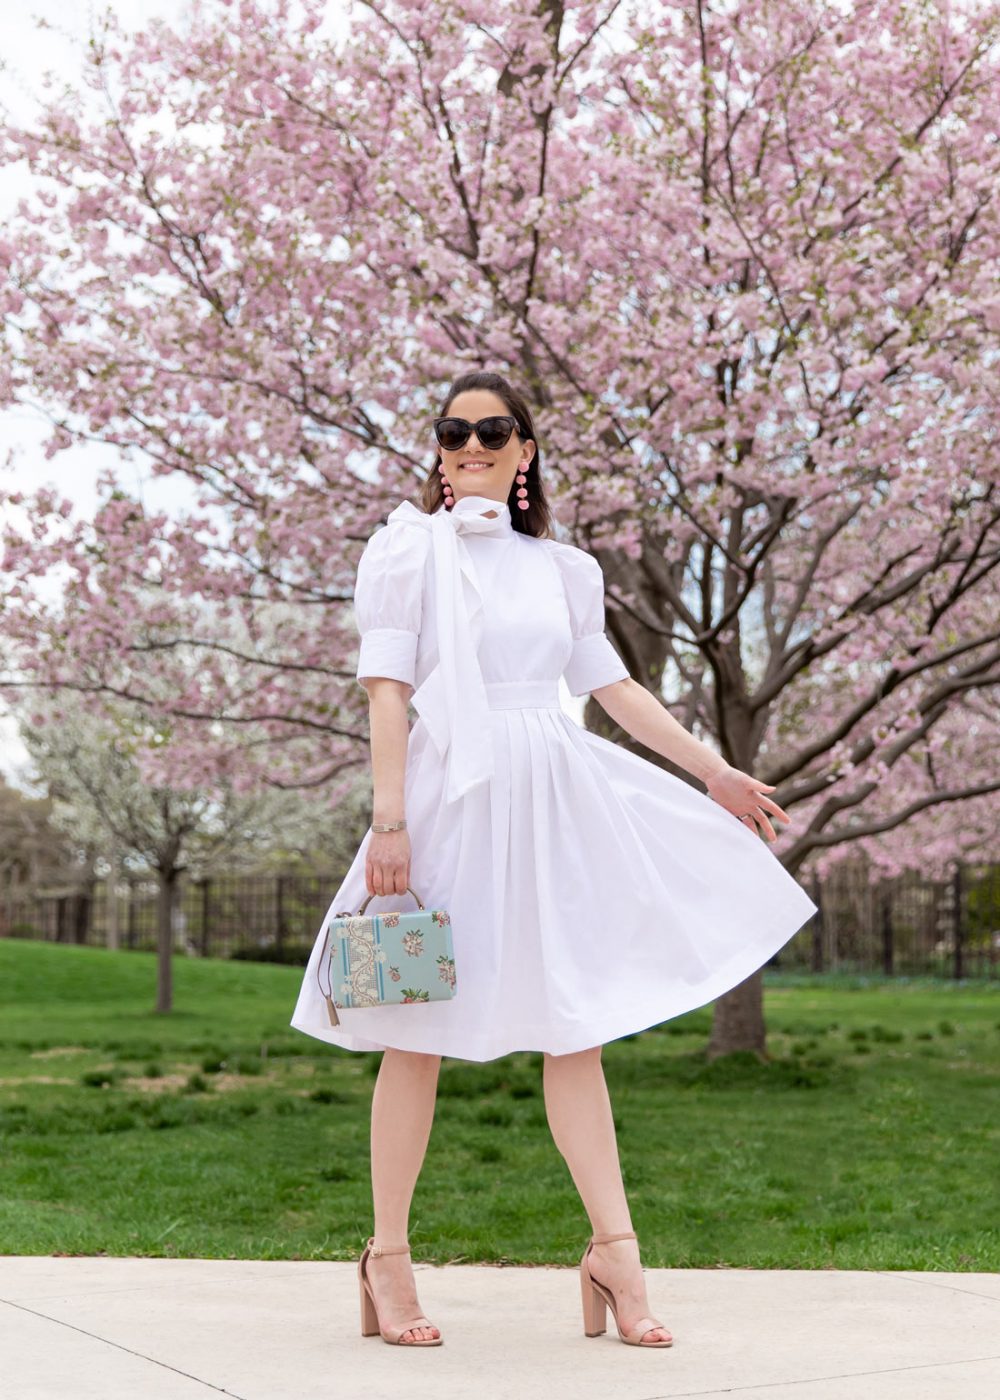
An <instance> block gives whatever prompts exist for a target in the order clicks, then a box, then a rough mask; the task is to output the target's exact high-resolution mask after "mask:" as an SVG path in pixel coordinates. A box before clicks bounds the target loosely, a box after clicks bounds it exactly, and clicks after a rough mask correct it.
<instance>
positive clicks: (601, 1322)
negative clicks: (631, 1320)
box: [580, 1230, 674, 1347]
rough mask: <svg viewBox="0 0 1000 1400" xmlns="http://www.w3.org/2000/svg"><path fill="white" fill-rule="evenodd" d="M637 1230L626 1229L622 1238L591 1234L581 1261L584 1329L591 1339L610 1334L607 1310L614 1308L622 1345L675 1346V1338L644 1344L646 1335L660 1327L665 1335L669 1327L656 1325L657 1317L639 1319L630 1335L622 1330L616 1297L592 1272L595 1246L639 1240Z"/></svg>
mask: <svg viewBox="0 0 1000 1400" xmlns="http://www.w3.org/2000/svg"><path fill="white" fill-rule="evenodd" d="M636 1238H637V1236H636V1233H635V1231H634V1230H623V1231H622V1233H621V1234H620V1235H591V1237H590V1242H589V1243H588V1245H587V1248H586V1249H585V1250H584V1252H583V1258H582V1259H581V1260H580V1292H581V1294H582V1295H583V1330H584V1332H585V1334H586V1335H587V1336H588V1337H599V1336H600V1335H601V1333H602V1332H606V1331H607V1321H608V1314H607V1309H608V1308H610V1309H611V1315H612V1317H613V1318H614V1320H615V1327H617V1328H618V1335H619V1337H620V1338H621V1339H622V1341H623V1342H627V1343H628V1345H629V1346H636V1347H672V1346H673V1344H674V1339H673V1337H671V1338H670V1340H669V1341H668V1342H663V1341H661V1342H644V1341H643V1340H642V1339H643V1337H644V1336H645V1335H646V1333H647V1332H652V1331H653V1329H654V1328H656V1327H659V1328H661V1329H662V1330H663V1331H664V1332H666V1331H667V1328H666V1327H664V1326H663V1323H662V1322H657V1320H656V1318H655V1317H640V1319H639V1321H638V1322H637V1323H636V1324H635V1326H634V1327H633V1328H632V1329H631V1331H630V1332H628V1333H625V1332H623V1331H622V1329H621V1326H620V1324H619V1322H618V1308H617V1305H616V1304H615V1298H614V1294H613V1293H612V1292H611V1289H610V1288H605V1286H604V1284H603V1283H598V1281H597V1279H596V1278H594V1276H593V1274H592V1273H591V1272H590V1250H591V1246H593V1245H595V1244H611V1242H612V1241H613V1240H634V1239H636Z"/></svg>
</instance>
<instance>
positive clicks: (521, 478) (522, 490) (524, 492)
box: [514, 467, 529, 510]
mask: <svg viewBox="0 0 1000 1400" xmlns="http://www.w3.org/2000/svg"><path fill="white" fill-rule="evenodd" d="M524 471H525V469H524V468H523V467H522V468H521V469H520V470H519V471H518V473H517V476H516V477H515V478H514V479H515V481H516V482H517V494H518V495H519V496H520V498H521V499H520V500H519V501H518V503H517V504H518V508H519V509H520V510H528V509H529V503H528V488H527V486H525V484H524V483H525V482H526V481H527V479H528V478H527V477H526V476H525V474H524Z"/></svg>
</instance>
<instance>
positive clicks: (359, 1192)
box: [0, 940, 1000, 1271]
mask: <svg viewBox="0 0 1000 1400" xmlns="http://www.w3.org/2000/svg"><path fill="white" fill-rule="evenodd" d="M154 977H155V959H154V957H153V955H151V954H145V953H131V952H130V953H109V952H107V951H105V950H103V949H95V948H79V947H61V946H57V945H53V944H45V943H29V942H22V941H15V940H4V941H0V1154H2V1155H0V1254H101V1253H104V1254H115V1255H124V1254H138V1255H150V1256H168V1257H180V1256H188V1257H191V1256H195V1257H203V1258H237V1259H245V1258H256V1259H345V1260H346V1259H355V1258H357V1255H358V1253H359V1251H360V1248H361V1246H362V1245H363V1243H364V1240H365V1238H366V1237H367V1236H368V1235H369V1234H370V1233H371V1228H372V1222H371V1201H370V1182H369V1169H368V1112H369V1103H370V1096H371V1089H372V1084H373V1081H374V1076H375V1073H376V1072H377V1069H378V1064H379V1060H380V1056H379V1055H377V1054H353V1053H351V1052H349V1051H343V1050H335V1049H332V1048H331V1047H329V1046H326V1045H324V1044H323V1043H322V1042H320V1041H317V1040H314V1039H312V1038H310V1037H308V1036H304V1035H302V1034H301V1033H300V1032H298V1031H294V1030H292V1029H291V1027H290V1026H289V1025H288V1018H289V1016H290V1015H291V1010H292V1007H293V1005H294V1001H295V996H296V993H297V990H298V985H299V981H300V977H301V973H300V971H299V970H298V969H297V968H288V967H280V966H272V965H267V964H251V963H245V962H225V961H201V960H198V959H189V958H178V959H177V960H176V964H175V971H174V999H175V1006H176V1009H175V1010H174V1011H172V1012H170V1013H169V1014H167V1015H157V1014H156V1013H155V1012H153V1011H152V1010H151V1007H152V1005H153V999H154ZM765 1007H766V1016H767V1024H768V1031H769V1035H768V1045H769V1051H770V1055H771V1059H770V1062H769V1063H768V1064H764V1065H762V1064H759V1063H757V1062H756V1061H755V1060H752V1059H750V1058H745V1057H732V1058H731V1059H730V1060H725V1061H718V1062H716V1063H715V1064H712V1065H709V1064H706V1063H705V1059H704V1047H705V1042H706V1037H707V1032H708V1027H709V1023H710V1014H711V1012H710V1008H707V1007H706V1008H704V1009H702V1010H699V1011H696V1012H692V1013H691V1014H690V1015H687V1016H684V1017H680V1018H678V1019H677V1020H674V1021H670V1022H667V1023H665V1024H664V1025H662V1026H659V1027H656V1028H655V1029H652V1030H647V1031H643V1032H642V1033H641V1034H638V1035H635V1036H631V1037H629V1038H627V1039H625V1040H619V1041H615V1042H613V1043H612V1044H610V1045H609V1046H607V1048H606V1049H605V1051H604V1065H605V1072H606V1074H607V1079H608V1084H609V1087H610V1091H611V1100H612V1104H613V1106H614V1110H615V1116H616V1121H617V1125H618V1134H619V1146H620V1150H621V1159H622V1167H623V1172H624V1176H625V1182H626V1187H627V1189H628V1193H629V1200H630V1203H631V1207H632V1218H633V1223H634V1225H635V1228H636V1229H637V1231H638V1233H639V1239H640V1243H641V1246H642V1255H643V1263H644V1264H645V1265H646V1266H647V1267H688V1268H690V1267H701V1268H714V1267H724V1266H737V1267H742V1268H747V1267H752V1268H803V1269H805V1268H841V1269H942V1270H980V1271H993V1270H997V1269H1000V1171H998V1166H1000V985H998V984H983V983H979V984H975V983H953V982H933V981H929V980H905V979H899V980H896V981H888V980H885V979H882V978H864V979H862V978H854V979H826V978H822V979H821V978H808V977H794V976H792V975H790V974H779V973H777V972H773V973H772V972H769V973H768V974H767V979H766V996H765ZM541 1060H542V1057H541V1055H539V1054H534V1053H528V1052H525V1053H521V1054H517V1055H509V1056H507V1057H505V1058H504V1059H502V1060H494V1061H491V1062H489V1063H487V1064H474V1063H471V1062H468V1061H463V1060H452V1059H445V1060H444V1061H443V1063H442V1068H441V1081H440V1088H439V1095H438V1106H437V1112H436V1116H435V1122H434V1128H433V1132H432V1134H431V1141H430V1147H429V1149H428V1154H427V1159H426V1162H425V1164H424V1169H423V1172H422V1173H421V1176H420V1180H419V1182H418V1184H417V1189H416V1194H415V1197H414V1202H413V1211H412V1214H411V1224H410V1241H411V1243H412V1244H413V1247H414V1254H415V1257H417V1258H419V1259H422V1260H427V1261H431V1262H436V1263H444V1262H447V1261H454V1262H458V1261H463V1262H469V1261H484V1262H491V1263H496V1262H501V1261H502V1262H507V1263H517V1264H526V1263H554V1264H574V1263H576V1262H577V1261H578V1260H579V1256H580V1254H581V1252H582V1249H583V1246H584V1244H585V1242H586V1239H587V1234H588V1223H587V1219H586V1215H585V1213H584V1211H583V1207H582V1205H581V1204H580V1201H579V1198H578V1197H577V1195H576V1192H575V1189H574V1187H573V1184H572V1181H571V1180H570V1176H569V1172H568V1170H567V1168H566V1166H565V1163H564V1162H563V1160H562V1158H561V1157H560V1155H559V1153H558V1151H557V1150H556V1148H555V1146H554V1144H553V1142H552V1139H551V1137H550V1135H549V1131H548V1126H547V1123H546V1118H545V1106H544V1101H543V1099H542V1093H541Z"/></svg>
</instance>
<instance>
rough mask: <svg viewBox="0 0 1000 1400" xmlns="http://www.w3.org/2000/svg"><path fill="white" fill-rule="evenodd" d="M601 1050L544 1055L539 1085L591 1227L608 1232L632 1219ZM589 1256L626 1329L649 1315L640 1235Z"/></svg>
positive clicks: (650, 1338)
mask: <svg viewBox="0 0 1000 1400" xmlns="http://www.w3.org/2000/svg"><path fill="white" fill-rule="evenodd" d="M601 1048H602V1047H601V1046H600V1045H595V1046H593V1047H592V1048H591V1049H589V1050H578V1051H577V1052H576V1053H575V1054H572V1055H548V1054H546V1055H545V1057H544V1060H543V1069H542V1084H543V1090H544V1094H545V1111H546V1113H547V1115H548V1120H549V1127H550V1128H551V1130H552V1137H553V1140H554V1141H555V1144H556V1147H558V1149H559V1151H560V1152H561V1153H562V1155H563V1157H564V1158H565V1161H566V1165H567V1166H568V1167H569V1171H570V1175H571V1176H572V1178H573V1182H574V1184H575V1186H576V1189H577V1190H578V1191H579V1193H580V1198H581V1200H582V1201H583V1205H584V1209H585V1210H586V1212H587V1215H588V1216H589V1217H590V1225H591V1231H592V1233H593V1234H595V1235H605V1234H607V1235H612V1234H619V1233H620V1232H622V1231H624V1230H631V1229H632V1217H631V1215H630V1214H629V1208H628V1201H627V1200H626V1198H625V1186H624V1184H623V1182H622V1174H621V1164H620V1162H619V1160H618V1141H617V1138H616V1137H615V1122H614V1118H613V1116H612V1113H611V1100H610V1098H609V1096H608V1086H607V1081H606V1080H605V1078H604V1066H603V1065H602V1064H601ZM590 1259H591V1264H592V1266H593V1269H592V1271H593V1274H594V1277H595V1278H596V1279H599V1280H600V1282H601V1283H603V1284H605V1285H606V1286H607V1287H608V1288H610V1289H611V1290H612V1292H613V1293H614V1295H615V1297H616V1299H617V1300H618V1317H619V1321H620V1322H621V1326H622V1331H623V1332H627V1331H628V1330H629V1329H630V1328H631V1327H632V1326H633V1325H634V1324H635V1323H636V1322H638V1320H639V1319H640V1318H641V1317H648V1316H649V1301H648V1299H647V1297H646V1282H645V1279H644V1277H643V1273H642V1265H641V1262H640V1258H639V1242H638V1241H637V1240H615V1241H613V1243H611V1244H595V1245H594V1248H593V1250H592V1252H591V1256H590ZM669 1337H670V1332H669V1331H668V1330H667V1328H665V1327H664V1328H657V1329H656V1331H653V1332H649V1333H647V1335H646V1339H645V1340H646V1342H647V1343H648V1342H658V1341H667V1340H668V1339H669Z"/></svg>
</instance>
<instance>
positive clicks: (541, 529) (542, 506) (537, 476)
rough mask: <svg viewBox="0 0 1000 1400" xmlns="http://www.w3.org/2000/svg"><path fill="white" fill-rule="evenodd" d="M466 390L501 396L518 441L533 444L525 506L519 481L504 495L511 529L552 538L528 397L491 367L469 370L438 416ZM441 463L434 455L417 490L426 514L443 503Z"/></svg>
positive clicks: (453, 384)
mask: <svg viewBox="0 0 1000 1400" xmlns="http://www.w3.org/2000/svg"><path fill="white" fill-rule="evenodd" d="M466 389H489V390H490V392H491V393H494V394H496V395H497V396H498V397H499V398H501V399H503V401H504V403H505V404H506V405H507V410H508V412H509V413H512V414H513V415H514V417H515V418H516V419H517V432H518V434H519V435H520V438H521V441H522V442H523V441H524V440H525V439H526V438H531V440H532V442H533V443H534V444H535V455H534V456H533V457H532V459H531V462H530V464H529V465H528V467H527V468H526V469H525V473H524V475H525V477H526V478H527V479H526V481H525V483H524V484H525V487H526V488H527V492H528V495H527V497H526V499H527V502H528V509H527V510H522V509H521V507H520V506H519V505H518V501H519V499H521V498H520V497H519V496H518V494H517V491H518V484H517V482H516V481H514V482H512V483H511V488H510V495H509V496H508V498H507V505H508V507H509V509H510V521H511V524H512V526H513V527H514V529H515V530H517V531H519V532H520V533H521V534H523V535H533V536H534V537H535V538H536V539H551V538H553V532H552V512H551V510H550V509H549V503H548V501H547V500H546V499H545V490H544V488H543V486H542V478H541V465H542V462H541V451H540V449H539V446H538V436H537V434H536V432H535V423H534V419H533V418H532V416H531V409H530V407H529V406H528V401H527V399H526V398H525V397H524V395H523V394H521V393H519V392H518V390H517V389H515V388H514V387H513V385H512V384H510V383H509V381H508V380H506V379H505V378H504V377H503V375H502V374H494V373H493V372H492V371H491V370H485V369H483V370H470V371H469V372H468V373H467V374H461V375H459V377H458V378H457V379H456V380H454V381H453V382H452V385H451V388H450V389H449V390H448V393H447V394H446V395H445V399H444V403H443V404H442V406H441V412H440V414H439V415H438V416H439V417H441V418H444V417H445V416H446V415H447V413H448V411H449V410H450V408H451V405H452V403H453V401H454V400H455V399H457V398H458V396H459V394H462V393H464V392H465V390H466ZM440 462H441V459H440V457H438V456H437V455H435V457H434V462H433V465H432V466H431V468H430V471H429V472H428V474H427V480H426V481H425V482H424V484H423V486H422V487H421V491H420V504H421V505H422V506H423V508H424V510H425V511H427V513H428V514H432V513H433V512H434V511H436V510H437V509H438V507H439V506H442V505H444V477H443V476H442V475H441V473H440V472H439V471H438V467H439V466H440Z"/></svg>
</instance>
